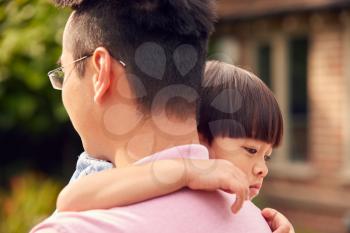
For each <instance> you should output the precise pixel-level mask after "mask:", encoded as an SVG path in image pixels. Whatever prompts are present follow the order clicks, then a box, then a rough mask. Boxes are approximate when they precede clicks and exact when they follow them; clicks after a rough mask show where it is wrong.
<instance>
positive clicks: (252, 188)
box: [249, 183, 261, 198]
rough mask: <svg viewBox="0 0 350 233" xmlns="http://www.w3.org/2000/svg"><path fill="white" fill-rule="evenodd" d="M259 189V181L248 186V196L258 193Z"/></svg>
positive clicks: (251, 196)
mask: <svg viewBox="0 0 350 233" xmlns="http://www.w3.org/2000/svg"><path fill="white" fill-rule="evenodd" d="M260 189H261V183H256V184H253V185H250V186H249V197H250V198H253V197H255V196H256V195H258V194H259V192H260Z"/></svg>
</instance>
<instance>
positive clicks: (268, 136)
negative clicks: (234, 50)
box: [198, 61, 283, 147]
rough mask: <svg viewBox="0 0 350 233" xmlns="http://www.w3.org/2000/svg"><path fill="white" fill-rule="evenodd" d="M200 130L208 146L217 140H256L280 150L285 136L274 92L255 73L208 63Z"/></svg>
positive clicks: (211, 62) (213, 62) (200, 112)
mask: <svg viewBox="0 0 350 233" xmlns="http://www.w3.org/2000/svg"><path fill="white" fill-rule="evenodd" d="M202 84H203V90H202V94H201V103H200V107H199V114H198V118H199V119H198V131H199V132H200V133H201V134H202V136H203V137H204V138H205V139H206V140H207V142H208V143H209V145H210V144H211V143H212V142H213V140H214V138H216V137H230V138H253V139H256V140H260V141H263V142H266V143H269V144H271V145H272V146H273V147H277V146H278V145H279V144H280V142H281V140H282V136H283V119H282V114H281V110H280V108H279V106H278V103H277V101H276V99H275V97H274V95H273V93H272V91H271V90H270V89H269V88H268V87H267V86H266V85H265V84H264V83H263V82H262V81H261V80H260V79H259V78H258V77H256V76H255V75H254V74H252V73H250V72H248V71H246V70H244V69H241V68H238V67H236V66H233V65H230V64H226V63H223V62H218V61H208V62H207V64H206V70H205V75H204V79H203V82H202Z"/></svg>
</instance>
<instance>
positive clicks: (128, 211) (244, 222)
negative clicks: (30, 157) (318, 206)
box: [35, 189, 271, 233]
mask: <svg viewBox="0 0 350 233" xmlns="http://www.w3.org/2000/svg"><path fill="white" fill-rule="evenodd" d="M233 201H234V195H230V194H228V193H224V192H221V191H217V192H204V191H192V190H188V189H182V190H180V191H178V192H175V193H172V194H169V195H165V196H162V197H159V198H154V199H151V200H148V201H144V202H140V203H137V204H133V205H129V206H125V207H117V208H112V209H108V210H92V211H84V212H66V213H59V214H57V215H56V216H53V217H51V218H50V219H48V220H47V221H46V223H45V222H44V223H42V226H45V224H46V226H50V227H53V226H54V227H56V228H58V229H59V228H63V227H64V229H65V231H62V230H61V231H57V232H65V233H68V232H69V233H70V232H82V231H83V232H130V233H131V232H139V230H140V229H143V232H162V233H164V232H169V233H172V232H179V231H180V232H182V231H183V232H188V233H192V232H211V233H215V232H218V233H219V232H228V231H229V232H230V231H233V230H234V232H238V233H240V232H254V233H257V232H261V233H265V232H266V233H268V232H271V231H270V230H269V227H268V225H267V223H266V222H265V221H264V219H263V217H262V216H261V214H260V210H259V209H258V208H257V207H256V206H255V205H254V204H252V203H251V202H246V203H245V204H244V207H243V208H242V209H241V210H240V212H239V213H238V214H235V215H233V214H232V213H231V211H230V206H231V204H232V203H233ZM43 224H44V225H43ZM35 232H37V231H35ZM38 232H40V231H38Z"/></svg>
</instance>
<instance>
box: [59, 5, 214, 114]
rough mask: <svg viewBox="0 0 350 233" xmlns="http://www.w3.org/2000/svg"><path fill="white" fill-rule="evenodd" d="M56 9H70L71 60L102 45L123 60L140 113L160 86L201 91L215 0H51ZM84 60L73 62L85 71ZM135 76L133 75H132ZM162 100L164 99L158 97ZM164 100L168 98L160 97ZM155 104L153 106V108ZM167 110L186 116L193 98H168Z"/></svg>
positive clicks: (184, 93) (171, 91) (172, 90)
mask: <svg viewBox="0 0 350 233" xmlns="http://www.w3.org/2000/svg"><path fill="white" fill-rule="evenodd" d="M54 2H55V4H56V5H57V6H60V7H70V8H72V9H73V10H74V13H73V16H72V21H71V24H70V27H71V29H70V31H69V32H70V33H69V34H70V35H69V37H70V38H69V41H70V45H69V46H70V47H69V48H70V49H71V51H72V53H73V58H74V59H78V58H80V57H82V56H84V55H88V54H91V53H92V52H93V51H94V50H95V49H96V48H97V47H98V46H103V47H105V48H106V49H107V50H108V51H109V53H110V54H111V55H112V56H113V57H114V58H115V59H119V60H121V61H123V62H124V63H125V64H126V71H127V74H128V76H129V82H130V84H131V88H132V89H133V90H134V93H135V95H136V96H137V97H139V98H138V103H139V106H140V107H141V109H142V110H143V111H145V110H146V111H149V110H151V107H152V103H153V107H154V105H157V104H154V101H153V100H154V98H155V96H156V95H157V94H159V92H160V90H162V89H164V88H165V87H170V86H176V88H169V90H168V91H167V92H166V93H168V94H169V96H174V94H175V95H176V96H180V97H181V96H186V98H191V96H192V95H193V93H190V92H189V91H188V88H181V86H180V85H178V84H182V85H184V86H187V87H191V88H193V89H194V90H195V92H196V93H199V92H200V87H201V78H202V76H203V72H204V65H205V60H206V54H207V42H208V37H209V35H210V34H211V33H212V32H213V30H214V26H213V23H214V20H215V17H216V16H215V12H214V3H213V0H132V1H127V0H54ZM84 66H85V63H84V62H82V63H80V64H78V65H77V72H78V74H79V75H80V76H82V75H84ZM135 77H136V78H135ZM162 98H163V97H162ZM164 98H167V97H164ZM156 107H157V106H156ZM166 107H167V112H168V113H172V114H176V115H178V116H179V115H188V114H187V113H189V112H188V111H187V113H186V112H185V111H184V110H186V109H190V112H191V113H194V112H195V107H196V101H192V102H191V103H188V102H187V101H184V100H183V98H172V101H169V102H168V104H167V106H166Z"/></svg>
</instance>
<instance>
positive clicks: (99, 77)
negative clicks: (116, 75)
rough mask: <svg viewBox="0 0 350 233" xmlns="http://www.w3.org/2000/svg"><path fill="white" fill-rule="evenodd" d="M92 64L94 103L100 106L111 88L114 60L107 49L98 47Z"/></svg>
mask: <svg viewBox="0 0 350 233" xmlns="http://www.w3.org/2000/svg"><path fill="white" fill-rule="evenodd" d="M92 62H93V68H94V76H93V79H92V80H93V87H94V101H95V102H96V103H99V104H100V103H101V102H102V100H103V97H105V96H106V93H107V91H108V90H109V88H110V86H111V79H112V78H113V71H112V58H111V55H110V54H109V52H108V51H107V49H105V48H103V47H98V48H97V49H96V50H95V51H94V54H93V55H92Z"/></svg>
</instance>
